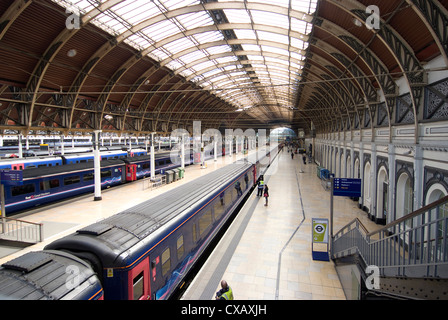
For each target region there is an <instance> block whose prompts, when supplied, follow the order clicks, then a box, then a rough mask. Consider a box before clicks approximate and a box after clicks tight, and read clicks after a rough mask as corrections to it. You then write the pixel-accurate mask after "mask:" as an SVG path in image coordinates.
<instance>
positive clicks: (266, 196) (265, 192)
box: [263, 184, 269, 206]
mask: <svg viewBox="0 0 448 320" xmlns="http://www.w3.org/2000/svg"><path fill="white" fill-rule="evenodd" d="M263 195H264V198H265V199H266V202H265V204H264V205H265V206H267V205H268V198H269V188H268V185H267V184H266V185H265V186H264V193H263Z"/></svg>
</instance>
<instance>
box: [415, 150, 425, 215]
mask: <svg viewBox="0 0 448 320" xmlns="http://www.w3.org/2000/svg"><path fill="white" fill-rule="evenodd" d="M423 184H424V182H423V148H422V147H421V146H420V145H416V146H415V155H414V211H415V210H418V209H420V208H421V207H422V206H423Z"/></svg>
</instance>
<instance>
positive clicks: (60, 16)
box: [0, 0, 448, 134]
mask: <svg viewBox="0 0 448 320" xmlns="http://www.w3.org/2000/svg"><path fill="white" fill-rule="evenodd" d="M447 8H448V0H439V1H436V0H429V1H410V0H374V1H372V0H369V1H367V0H361V1H356V0H269V1H267V0H153V1H146V0H121V1H120V0H102V1H99V0H33V1H26V0H4V1H2V2H1V3H0V128H1V129H3V130H22V131H29V130H32V131H61V132H74V131H79V132H81V131H92V130H95V129H102V130H104V131H111V132H132V133H136V134H139V133H150V132H159V133H170V132H171V131H172V130H175V129H179V128H184V129H187V130H189V131H190V132H191V127H192V122H193V121H194V120H200V121H201V122H202V128H203V129H207V128H216V129H224V128H233V129H235V128H242V129H246V128H254V129H256V128H275V127H278V126H288V127H291V128H293V129H294V130H297V129H303V130H304V131H305V132H309V131H312V130H314V129H315V128H317V130H326V129H328V128H333V127H335V126H340V125H342V126H345V127H350V126H351V125H352V126H353V125H355V122H356V121H358V122H359V121H361V120H360V119H364V121H366V119H367V117H368V118H369V119H373V118H374V117H379V116H380V113H381V112H382V114H385V116H386V117H388V119H389V120H390V121H389V123H391V122H392V120H393V116H392V114H393V108H394V107H393V102H392V100H391V99H393V98H396V97H397V96H398V95H399V92H398V85H397V82H398V81H401V82H402V83H404V84H405V85H406V86H408V88H409V91H410V92H411V93H412V95H411V98H412V101H409V109H410V110H411V111H412V112H414V113H417V112H418V105H419V103H420V101H421V99H422V93H421V91H422V88H423V87H424V86H425V84H426V83H427V75H428V73H430V72H446V66H447V65H448V63H447V61H448V59H447V53H448V44H447V43H448V41H447V39H446V37H447V36H446V32H444V25H445V27H446V21H448V13H447ZM437 58H439V59H440V60H441V61H442V62H441V63H440V64H438V65H436V67H434V66H432V65H430V66H428V65H427V64H428V63H429V62H430V61H432V60H434V59H437ZM440 65H442V66H444V67H445V68H443V67H442V68H440ZM431 68H433V69H431ZM382 108H385V110H386V111H381V110H382Z"/></svg>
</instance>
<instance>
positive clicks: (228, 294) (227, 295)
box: [215, 280, 233, 300]
mask: <svg viewBox="0 0 448 320" xmlns="http://www.w3.org/2000/svg"><path fill="white" fill-rule="evenodd" d="M221 288H222V289H221V290H219V291H218V292H216V297H215V299H216V300H233V292H232V288H230V286H229V285H228V284H227V282H226V281H225V280H222V281H221Z"/></svg>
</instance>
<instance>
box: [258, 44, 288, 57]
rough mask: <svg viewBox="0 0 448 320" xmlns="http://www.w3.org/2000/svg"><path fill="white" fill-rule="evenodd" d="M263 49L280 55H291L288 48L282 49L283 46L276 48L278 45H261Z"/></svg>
mask: <svg viewBox="0 0 448 320" xmlns="http://www.w3.org/2000/svg"><path fill="white" fill-rule="evenodd" d="M261 49H262V50H263V52H272V53H276V54H278V55H279V56H288V55H289V51H288V50H285V49H281V48H276V47H271V46H261Z"/></svg>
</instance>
